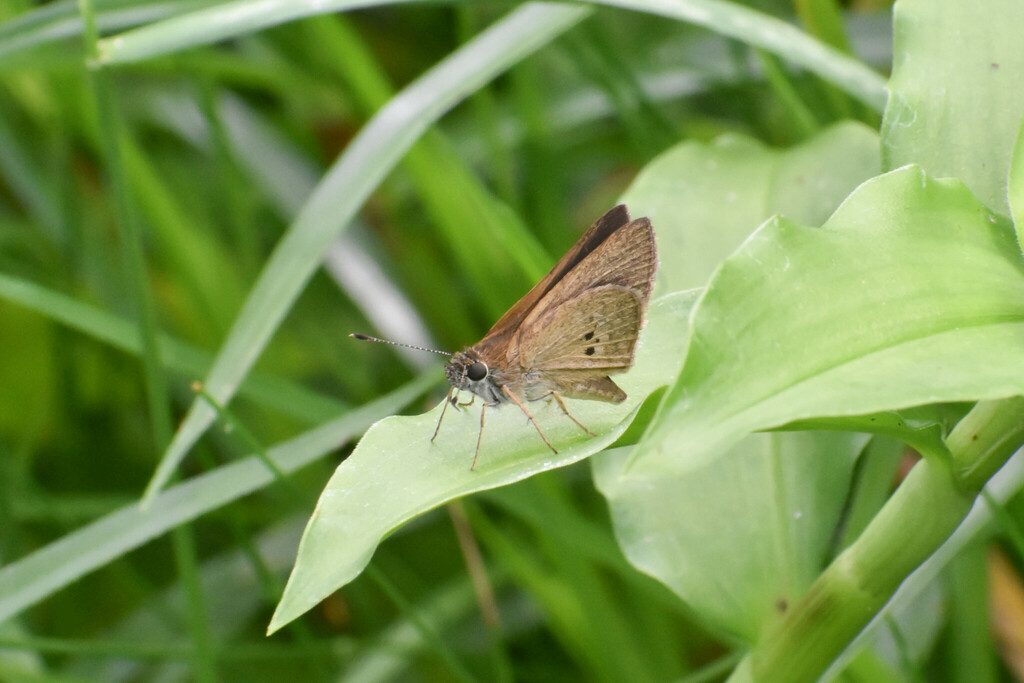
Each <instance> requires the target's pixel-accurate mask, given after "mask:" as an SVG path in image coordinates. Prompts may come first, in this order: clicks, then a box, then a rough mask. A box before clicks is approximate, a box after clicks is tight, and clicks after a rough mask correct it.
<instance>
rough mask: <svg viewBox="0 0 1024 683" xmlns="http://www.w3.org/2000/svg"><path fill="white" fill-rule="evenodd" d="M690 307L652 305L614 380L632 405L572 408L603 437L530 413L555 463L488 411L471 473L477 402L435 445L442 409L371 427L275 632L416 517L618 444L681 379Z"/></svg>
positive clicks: (546, 408) (318, 527)
mask: <svg viewBox="0 0 1024 683" xmlns="http://www.w3.org/2000/svg"><path fill="white" fill-rule="evenodd" d="M694 298H695V295H694V293H692V292H681V293H676V294H670V295H668V296H665V297H662V298H661V299H658V300H657V301H655V302H653V303H652V304H651V307H650V310H649V312H648V323H647V326H646V327H645V328H644V331H643V333H642V336H641V346H640V347H639V349H638V351H637V356H636V365H635V366H634V367H633V369H632V370H630V371H629V372H628V373H627V374H625V375H622V376H619V377H616V379H615V381H616V383H617V384H618V385H619V386H620V387H622V389H623V390H624V391H625V392H626V393H627V394H628V396H629V398H628V399H626V401H624V402H623V403H621V404H619V405H612V404H608V403H600V402H596V401H569V406H568V407H569V409H570V410H571V411H572V414H573V416H574V417H576V419H578V420H579V421H580V422H582V423H583V424H584V425H586V426H587V427H588V428H589V429H590V430H591V431H593V432H595V433H597V434H598V436H597V437H588V436H587V435H586V434H584V433H583V432H582V431H581V430H580V429H579V427H577V426H576V425H574V424H573V423H572V422H571V421H570V420H568V419H566V417H565V416H564V415H562V414H561V411H560V410H559V409H558V406H556V405H552V404H544V403H538V404H531V412H532V413H533V415H534V417H535V418H536V420H537V423H538V424H539V425H540V427H541V429H542V430H543V431H544V434H545V435H546V436H547V438H548V439H549V440H550V441H551V443H552V444H554V445H555V447H556V448H558V454H557V455H556V454H553V453H552V452H551V451H550V450H549V449H548V447H547V446H545V445H544V443H543V442H542V441H541V440H540V438H539V437H538V435H537V433H536V431H534V429H533V427H532V426H531V425H530V423H529V422H527V421H526V418H525V417H524V415H523V414H522V413H521V412H520V411H519V410H518V409H517V408H516V407H515V406H512V407H510V408H508V407H507V408H505V409H504V410H493V409H492V410H490V411H488V412H487V422H486V428H485V429H484V434H483V442H482V444H481V446H480V461H479V463H478V465H477V469H476V470H475V471H474V470H470V469H469V467H470V463H472V461H473V450H474V447H475V445H476V439H477V433H478V430H479V426H480V419H479V414H480V412H479V411H480V408H479V405H480V402H479V401H477V404H476V406H474V407H472V408H470V409H468V410H466V411H465V412H464V413H461V414H460V413H458V412H455V411H452V410H449V411H448V414H447V415H446V416H445V421H444V424H442V425H441V428H440V431H439V433H438V435H437V438H436V440H435V441H434V442H433V443H431V440H430V439H431V436H432V435H433V433H434V427H435V425H436V424H437V420H438V416H439V415H440V413H441V410H442V407H443V405H444V403H443V402H442V404H441V405H438V406H437V407H436V408H435V409H434V410H432V411H430V412H428V413H425V414H423V415H417V416H415V417H391V418H388V419H385V420H382V421H380V422H378V423H377V424H376V425H374V426H373V427H372V428H371V429H370V430H369V431H367V433H366V435H365V436H364V437H363V439H362V441H360V442H359V445H358V446H357V447H356V449H355V450H354V451H353V453H352V455H351V456H350V457H349V458H348V459H347V460H345V462H343V463H342V464H341V465H340V466H339V467H338V469H337V471H336V472H335V473H334V476H333V477H331V480H330V482H328V484H327V487H326V488H325V489H324V492H323V494H321V496H320V502H319V503H318V504H317V508H316V510H315V511H314V512H313V516H312V517H311V518H310V521H309V525H308V526H307V527H306V531H305V533H304V534H303V537H302V542H301V544H300V546H299V555H298V558H297V559H296V562H295V568H294V569H293V570H292V575H291V578H290V579H289V580H288V586H287V587H286V588H285V592H284V595H283V597H282V598H281V602H280V604H279V605H278V607H277V611H276V612H275V613H274V618H273V620H272V621H271V623H270V628H269V631H270V632H273V631H276V630H277V629H279V628H281V627H282V626H283V625H285V624H287V623H288V622H290V621H291V620H293V619H295V618H296V617H298V616H299V615H301V614H302V613H303V612H305V611H306V610H308V609H310V608H311V607H313V606H314V605H316V603H318V602H319V601H320V600H322V599H323V598H325V597H326V596H328V595H330V594H331V593H333V592H334V591H335V590H337V589H338V588H339V587H341V586H343V585H344V584H346V583H347V582H349V581H351V580H352V579H353V578H355V577H356V576H357V575H358V574H359V572H360V571H362V569H363V568H364V567H365V566H366V564H367V563H368V562H369V560H370V556H371V555H372V554H373V551H374V549H375V548H376V547H377V545H378V544H379V543H380V541H381V539H383V538H384V537H385V536H387V535H388V534H389V533H391V531H393V530H394V529H396V528H397V527H399V526H401V525H402V524H404V523H405V522H407V521H409V520H410V519H412V518H413V517H416V516H417V515H420V514H423V513H424V512H426V511H427V510H431V509H433V508H435V507H437V506H438V505H441V504H442V503H445V502H447V501H449V500H453V499H455V498H458V497H460V496H464V495H466V494H468V493H472V492H474V491H481V490H484V489H489V488H494V487H497V486H502V485H505V484H510V483H512V482H515V481H519V480H521V479H524V478H526V477H529V476H531V475H533V474H536V473H537V472H542V471H544V470H549V469H553V468H555V467H562V466H565V465H569V464H571V463H574V462H576V461H578V460H581V459H583V458H586V457H588V456H590V455H593V454H594V453H596V452H598V451H600V450H601V449H602V448H605V447H607V446H608V445H609V444H611V443H612V442H614V441H615V440H616V439H618V438H619V436H620V435H621V434H622V433H623V432H624V431H625V430H626V428H627V427H628V426H629V424H630V422H631V421H632V419H633V417H634V416H635V415H636V412H637V410H638V409H639V408H640V405H641V404H642V403H643V401H644V399H645V398H646V397H647V396H648V395H649V394H651V392H653V391H654V390H656V389H657V388H659V387H661V386H664V385H665V384H666V383H667V382H671V381H672V377H673V376H674V375H675V373H676V372H677V371H678V367H679V360H680V358H681V355H680V352H681V349H682V345H683V343H684V340H685V338H686V333H685V331H686V319H687V317H688V315H689V311H690V307H691V306H692V303H693V301H694Z"/></svg>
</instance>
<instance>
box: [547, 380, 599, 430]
mask: <svg viewBox="0 0 1024 683" xmlns="http://www.w3.org/2000/svg"><path fill="white" fill-rule="evenodd" d="M551 396H552V398H554V399H555V402H556V403H557V404H558V407H559V408H561V409H562V412H563V413H565V416H566V417H567V418H569V419H570V420H572V421H573V422H575V423H576V426H577V427H579V428H580V429H582V430H583V431H585V432H586V433H587V434H590V435H591V436H597V434H595V433H594V432H592V431H590V430H589V429H587V428H586V427H584V426H583V423H582V422H580V421H579V420H577V419H576V418H575V417H573V416H572V415H570V414H569V411H568V409H566V407H565V402H564V401H562V397H561V396H559V395H558V392H557V391H552V392H551Z"/></svg>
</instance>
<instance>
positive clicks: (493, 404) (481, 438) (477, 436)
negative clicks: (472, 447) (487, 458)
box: [469, 401, 498, 470]
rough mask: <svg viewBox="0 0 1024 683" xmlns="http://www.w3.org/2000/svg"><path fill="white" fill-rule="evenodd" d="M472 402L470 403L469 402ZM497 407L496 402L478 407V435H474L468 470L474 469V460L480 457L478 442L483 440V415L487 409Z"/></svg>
mask: <svg viewBox="0 0 1024 683" xmlns="http://www.w3.org/2000/svg"><path fill="white" fill-rule="evenodd" d="M471 402H472V401H471ZM496 405H498V402H497V401H495V402H494V403H484V404H483V405H482V406H480V433H479V434H477V435H476V451H475V452H474V453H473V464H472V465H470V466H469V469H470V470H475V469H476V459H477V458H479V457H480V442H481V441H482V440H483V438H484V413H486V412H487V409H488V408H491V407H494V406H496Z"/></svg>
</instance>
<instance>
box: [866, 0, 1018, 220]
mask: <svg viewBox="0 0 1024 683" xmlns="http://www.w3.org/2000/svg"><path fill="white" fill-rule="evenodd" d="M1022 33H1024V3H1021V2H1018V0H982V1H981V2H945V3H936V2H931V0H900V2H898V3H896V7H895V29H894V36H893V40H894V54H893V74H892V79H891V80H890V81H889V92H890V96H889V104H888V105H887V106H886V109H885V118H884V120H883V123H882V137H883V140H884V146H883V157H884V160H885V166H886V168H887V169H892V168H896V167H899V166H903V165H905V164H911V163H913V164H920V165H921V166H923V167H924V169H925V170H926V171H927V172H928V174H929V175H931V176H933V177H941V176H952V177H955V178H959V179H960V180H962V181H963V182H964V183H965V184H966V185H967V187H969V188H970V189H971V191H972V192H974V193H975V194H976V195H977V196H978V198H980V199H981V201H982V203H984V204H985V206H987V207H988V208H989V209H991V210H993V211H996V212H998V213H1002V214H1006V213H1007V203H1006V171H1007V168H1008V166H1009V163H1010V155H1011V150H1012V149H1013V142H1014V140H1015V139H1016V137H1017V132H1018V130H1019V129H1020V123H1021V116H1022V115H1024V88H1021V87H1020V84H1021V83H1022V82H1024V51H1022V50H1021V49H1020V36H1021V34H1022Z"/></svg>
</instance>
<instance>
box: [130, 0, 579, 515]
mask: <svg viewBox="0 0 1024 683" xmlns="http://www.w3.org/2000/svg"><path fill="white" fill-rule="evenodd" d="M588 14H589V9H587V8H581V7H566V6H561V5H542V4H528V5H525V6H523V7H521V8H519V9H517V10H515V11H514V12H512V13H511V14H510V15H508V16H506V17H505V18H504V19H501V20H500V21H499V22H497V23H496V24H494V25H493V26H492V27H490V28H489V29H487V30H486V31H484V32H483V33H481V34H480V35H479V36H478V37H477V38H475V39H474V40H473V41H471V42H470V43H467V44H466V45H464V46H463V47H461V48H460V49H459V50H457V51H455V52H454V53H452V54H451V55H450V56H448V57H447V58H446V59H444V60H443V61H442V62H441V63H440V64H438V65H437V66H435V67H434V68H433V69H431V70H430V71H429V72H427V73H426V74H424V75H423V76H422V77H420V78H419V79H417V80H416V81H415V82H413V83H412V84H411V85H410V86H409V87H407V88H405V89H404V90H403V91H402V92H401V93H399V94H398V95H396V96H395V97H393V98H392V99H391V100H390V101H389V102H388V104H387V105H386V106H385V107H384V108H383V109H381V110H380V111H379V112H378V113H377V115H376V116H374V117H373V119H372V120H371V121H370V122H369V123H368V124H367V125H366V126H365V127H364V128H363V129H362V130H361V131H360V133H359V135H357V136H356V137H355V139H353V140H352V143H351V144H350V145H349V146H348V148H347V149H346V150H345V152H344V154H342V156H341V158H340V159H339V160H338V161H337V162H336V163H335V164H334V165H333V166H332V167H331V169H330V170H329V171H328V172H327V175H326V176H324V178H323V180H322V181H321V182H320V184H319V185H318V186H317V188H316V190H315V192H314V193H313V196H312V197H310V199H309V201H308V202H307V203H306V205H305V206H304V207H303V209H302V212H301V213H300V214H299V216H298V218H297V219H296V220H295V222H294V223H293V224H292V225H291V227H290V228H289V230H288V232H287V233H286V234H285V236H284V237H283V238H282V239H281V241H280V242H279V243H278V245H277V247H276V248H275V250H274V252H273V254H272V255H271V257H270V261H269V262H268V263H267V265H266V267H265V268H264V270H263V272H262V273H261V274H260V277H259V279H258V281H257V282H256V284H255V286H254V287H253V288H252V291H251V292H250V294H249V297H248V298H247V300H246V302H245V304H244V306H243V307H242V311H241V313H240V314H239V316H238V318H237V319H236V320H235V323H234V325H233V326H232V329H231V332H230V333H229V334H228V338H227V340H226V341H225V342H224V345H223V347H222V349H221V352H220V354H219V355H218V357H217V361H216V363H215V364H214V367H213V369H212V370H211V371H210V374H209V376H208V377H207V379H206V381H205V382H204V386H205V387H206V390H207V391H208V392H210V395H211V396H213V397H214V398H215V399H217V400H218V401H220V402H223V403H227V402H228V401H229V400H230V398H231V396H232V395H233V394H234V392H235V389H236V388H237V387H238V384H239V383H240V382H241V380H242V378H243V377H245V374H246V373H247V372H248V371H249V368H251V367H252V365H253V363H255V362H256V359H257V358H258V357H259V354H260V352H261V351H262V350H263V347H264V346H265V345H266V344H267V342H268V341H269V340H270V337H271V335H273V333H274V330H275V329H276V328H277V326H278V324H279V323H280V322H281V320H282V319H283V318H284V316H285V315H286V314H287V313H288V310H289V308H290V306H291V305H292V303H293V302H294V301H295V299H296V297H298V295H299V293H300V292H301V291H302V288H303V286H304V285H305V284H306V282H307V281H308V280H309V278H310V277H311V276H312V275H313V272H314V271H315V270H316V268H317V266H318V265H319V264H320V261H321V260H322V259H323V256H324V253H325V252H326V250H327V248H328V247H329V246H330V244H331V242H332V241H333V240H334V239H335V238H336V237H337V235H338V233H339V232H340V231H341V230H342V229H344V228H345V226H346V225H347V224H348V222H349V221H350V220H351V218H352V217H353V216H354V215H355V213H356V211H358V210H359V207H360V206H362V203H363V202H364V201H365V200H366V198H367V197H368V196H369V195H370V193H371V192H373V190H374V189H376V187H377V185H378V184H379V183H380V182H381V181H382V180H383V179H384V177H385V176H386V175H387V174H388V173H389V172H390V171H391V169H392V168H394V166H395V164H396V163H397V162H398V161H399V160H400V159H401V157H402V155H403V154H405V152H406V151H408V149H409V147H410V146H412V144H413V143H414V142H415V141H416V140H417V138H419V136H420V135H422V133H423V132H424V131H425V130H426V129H427V128H428V127H429V126H430V124H432V123H433V122H434V121H436V120H437V119H438V118H439V117H440V116H441V115H442V114H443V113H444V112H446V111H447V110H448V109H449V108H450V107H452V106H453V105H454V104H455V103H456V102H458V101H460V100H461V99H462V98H464V97H465V96H466V95H468V94H469V93H471V92H473V91H474V90H476V89H477V88H479V87H480V86H481V85H483V84H484V83H486V82H487V81H488V80H490V79H491V78H493V77H494V76H496V75H497V74H499V73H501V72H502V71H504V70H505V69H507V68H508V67H509V66H511V65H512V64H515V63H516V62H517V61H519V60H520V59H522V58H523V57H525V56H526V55H528V54H530V53H531V52H533V51H534V50H536V49H538V48H539V47H541V46H542V45H544V44H545V43H547V42H549V41H550V40H552V39H553V38H554V37H555V36H557V35H559V34H561V33H562V32H564V31H566V30H568V29H569V28H570V27H572V26H573V25H575V24H576V23H578V22H579V21H582V20H583V19H584V18H585V17H586V16H587V15H588ZM213 417H214V412H213V409H212V408H210V407H209V406H208V405H207V404H206V403H205V402H199V403H193V406H192V409H191V410H190V411H189V414H188V415H187V416H186V418H185V421H184V423H183V424H182V426H181V428H180V429H179V430H178V433H177V434H175V436H174V439H173V440H172V442H171V445H170V447H168V449H167V452H166V453H165V454H164V457H163V459H162V460H161V462H160V465H159V466H158V467H157V470H156V473H155V474H154V475H153V478H152V480H151V481H150V483H149V485H148V486H147V488H146V492H145V495H144V498H143V499H144V501H151V500H152V498H153V496H154V495H155V494H156V493H157V492H158V491H159V490H160V489H161V488H162V487H163V486H164V484H165V483H166V482H167V480H168V479H169V478H170V476H171V474H172V473H173V472H174V468H175V467H176V466H177V464H178V462H180V461H181V459H182V458H183V457H184V456H185V453H186V452H188V449H189V448H191V447H192V445H193V444H194V443H195V442H196V440H198V439H199V437H200V436H201V435H202V434H203V432H204V431H205V430H206V428H207V427H208V426H209V424H210V422H211V421H212V420H213Z"/></svg>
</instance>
